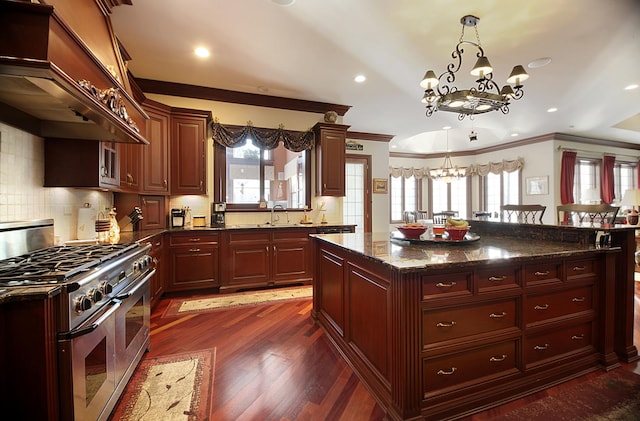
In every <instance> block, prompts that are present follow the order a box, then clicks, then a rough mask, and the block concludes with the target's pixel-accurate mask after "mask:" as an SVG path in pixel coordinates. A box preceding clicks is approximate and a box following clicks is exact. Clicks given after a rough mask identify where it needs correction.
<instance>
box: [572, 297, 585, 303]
mask: <svg viewBox="0 0 640 421" xmlns="http://www.w3.org/2000/svg"><path fill="white" fill-rule="evenodd" d="M571 301H573V302H574V303H584V297H573V298H572V299H571Z"/></svg>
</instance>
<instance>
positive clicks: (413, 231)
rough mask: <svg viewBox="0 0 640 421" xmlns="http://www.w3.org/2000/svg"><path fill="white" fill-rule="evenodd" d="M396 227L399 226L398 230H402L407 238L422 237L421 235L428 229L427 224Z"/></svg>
mask: <svg viewBox="0 0 640 421" xmlns="http://www.w3.org/2000/svg"><path fill="white" fill-rule="evenodd" d="M396 228H398V231H400V232H401V233H402V235H404V236H405V238H412V239H417V238H420V236H421V235H422V234H424V232H425V231H426V230H427V227H425V226H406V225H399V226H397V227H396Z"/></svg>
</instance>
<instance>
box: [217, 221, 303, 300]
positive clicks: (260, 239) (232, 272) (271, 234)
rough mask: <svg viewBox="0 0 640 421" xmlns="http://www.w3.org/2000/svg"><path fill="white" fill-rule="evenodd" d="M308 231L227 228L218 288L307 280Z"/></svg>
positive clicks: (239, 287)
mask: <svg viewBox="0 0 640 421" xmlns="http://www.w3.org/2000/svg"><path fill="white" fill-rule="evenodd" d="M310 232H312V230H311V229H287V228H267V229H247V230H227V231H226V232H225V233H224V236H225V237H224V238H225V240H224V243H225V244H227V248H226V249H225V251H224V256H225V257H224V259H223V262H224V263H223V268H222V273H223V274H224V275H223V277H222V281H221V285H220V290H221V291H224V290H239V289H246V288H256V287H264V286H272V285H280V284H292V283H310V282H311V280H312V261H311V259H312V245H311V243H310V241H309V233H310Z"/></svg>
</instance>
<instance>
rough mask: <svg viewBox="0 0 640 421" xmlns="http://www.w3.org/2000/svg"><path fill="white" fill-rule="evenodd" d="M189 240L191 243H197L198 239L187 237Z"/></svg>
mask: <svg viewBox="0 0 640 421" xmlns="http://www.w3.org/2000/svg"><path fill="white" fill-rule="evenodd" d="M189 241H191V242H192V243H197V242H198V241H200V239H199V238H189Z"/></svg>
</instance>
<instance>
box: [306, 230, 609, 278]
mask: <svg viewBox="0 0 640 421" xmlns="http://www.w3.org/2000/svg"><path fill="white" fill-rule="evenodd" d="M393 235H397V236H398V237H402V235H401V234H400V233H396V234H394V233H392V234H391V235H390V234H389V233H387V232H377V233H356V234H314V235H313V237H314V238H317V240H318V241H323V242H327V243H330V244H333V245H336V246H338V247H340V248H343V249H345V250H347V251H349V252H352V253H356V254H359V255H361V256H363V257H365V258H367V259H370V260H372V261H375V262H378V263H382V264H383V265H385V266H387V267H389V268H391V269H394V270H398V271H402V272H410V271H416V270H422V269H444V268H446V267H448V266H455V267H456V268H461V267H465V266H477V265H478V264H486V263H494V262H498V261H504V262H518V261H521V260H524V259H532V258H546V257H571V256H581V255H587V254H590V253H603V252H613V251H615V252H617V251H619V250H620V249H619V248H608V247H604V248H600V247H596V246H595V245H593V244H588V245H585V244H583V243H580V242H560V241H549V240H539V239H532V238H527V237H520V238H517V237H507V236H502V235H490V234H483V235H481V236H480V238H479V239H478V240H476V241H471V242H467V243H435V242H428V241H425V242H423V243H420V244H415V243H410V242H408V241H402V240H396V239H393V240H392V239H391V236H393Z"/></svg>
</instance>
